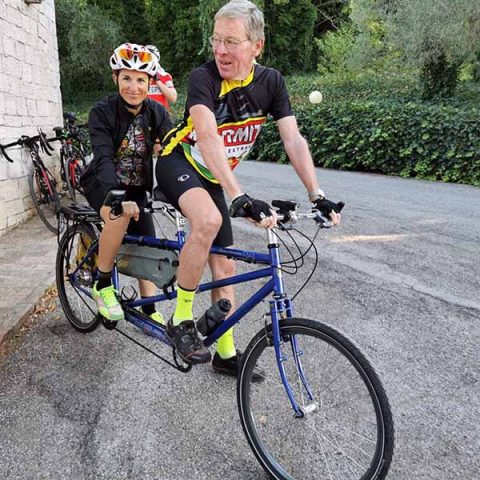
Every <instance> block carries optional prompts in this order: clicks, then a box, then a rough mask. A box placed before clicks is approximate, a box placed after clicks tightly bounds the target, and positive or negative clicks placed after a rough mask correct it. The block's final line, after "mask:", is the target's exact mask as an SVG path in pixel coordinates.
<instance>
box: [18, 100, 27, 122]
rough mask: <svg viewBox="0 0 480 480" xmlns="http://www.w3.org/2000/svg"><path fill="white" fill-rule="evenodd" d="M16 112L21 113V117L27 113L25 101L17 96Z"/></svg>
mask: <svg viewBox="0 0 480 480" xmlns="http://www.w3.org/2000/svg"><path fill="white" fill-rule="evenodd" d="M16 104H17V114H18V115H21V116H22V117H23V116H25V115H28V110H27V101H26V100H25V98H23V97H17V101H16Z"/></svg>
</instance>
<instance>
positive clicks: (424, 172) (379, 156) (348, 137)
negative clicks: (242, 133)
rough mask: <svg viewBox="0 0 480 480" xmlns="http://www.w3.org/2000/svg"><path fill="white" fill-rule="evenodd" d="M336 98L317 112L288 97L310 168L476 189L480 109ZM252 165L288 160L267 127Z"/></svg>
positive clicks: (270, 125)
mask: <svg viewBox="0 0 480 480" xmlns="http://www.w3.org/2000/svg"><path fill="white" fill-rule="evenodd" d="M326 91H327V92H328V89H327V90H326ZM338 93H339V92H338V91H336V92H335V97H336V98H335V100H333V99H332V97H333V92H332V96H329V95H328V93H325V94H324V102H322V103H321V104H319V105H318V106H317V105H311V104H308V103H306V102H305V100H304V97H305V96H306V92H302V94H301V95H300V94H299V93H298V91H297V93H296V94H295V93H294V94H293V95H292V99H293V101H294V103H295V95H297V100H296V103H297V104H296V105H294V109H295V113H296V115H297V120H298V123H299V126H300V129H301V131H302V133H303V135H304V136H305V138H306V139H307V140H308V142H309V144H310V148H311V151H312V156H313V158H314V161H315V164H316V165H317V166H321V167H329V168H335V169H342V170H356V171H363V172H377V173H383V174H388V175H400V176H404V177H418V178H423V179H430V180H442V181H446V182H457V183H466V184H473V185H480V109H479V108H474V107H467V106H465V104H461V105H455V104H452V105H448V104H447V105H445V104H443V105H440V104H431V103H425V102H421V101H418V102H417V101H415V102H406V101H401V100H399V99H398V98H397V99H395V98H394V99H385V98H373V100H367V99H366V98H362V97H363V95H355V96H356V97H357V98H358V97H359V99H358V100H352V99H348V98H347V99H344V100H343V99H342V96H341V95H340V94H338ZM337 94H338V95H337ZM344 94H345V95H344V97H346V96H347V95H346V92H345V91H344ZM300 97H301V98H302V99H303V100H299V98H300ZM403 98H408V97H405V96H404V97H403ZM410 98H411V97H410ZM251 158H256V159H258V160H263V161H276V162H281V163H282V162H286V161H287V158H286V156H285V153H284V151H283V148H282V143H281V141H280V138H279V136H278V133H277V130H276V128H275V126H274V124H273V122H268V123H267V125H266V126H265V128H264V129H263V131H262V134H261V136H260V138H259V141H258V142H257V144H256V145H255V149H254V150H253V151H252V154H251Z"/></svg>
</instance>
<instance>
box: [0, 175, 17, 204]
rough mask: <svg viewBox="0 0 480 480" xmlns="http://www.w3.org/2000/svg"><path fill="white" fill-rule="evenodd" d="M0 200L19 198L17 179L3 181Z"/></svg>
mask: <svg viewBox="0 0 480 480" xmlns="http://www.w3.org/2000/svg"><path fill="white" fill-rule="evenodd" d="M1 186H2V188H1V190H0V200H3V201H5V202H10V201H12V200H17V199H18V198H19V189H18V181H17V180H10V179H8V180H4V181H3V182H2V183H1Z"/></svg>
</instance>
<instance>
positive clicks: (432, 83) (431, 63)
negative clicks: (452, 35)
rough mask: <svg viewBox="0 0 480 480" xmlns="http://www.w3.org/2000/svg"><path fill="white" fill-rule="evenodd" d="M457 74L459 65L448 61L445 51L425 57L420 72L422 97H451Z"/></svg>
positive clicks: (456, 81)
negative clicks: (434, 55)
mask: <svg viewBox="0 0 480 480" xmlns="http://www.w3.org/2000/svg"><path fill="white" fill-rule="evenodd" d="M458 75H459V65H458V64H457V63H453V62H448V60H447V57H446V55H445V53H443V52H441V53H439V54H438V56H437V57H431V56H429V57H427V58H426V59H425V62H424V64H423V66H422V70H421V74H420V80H421V81H422V84H423V98H425V99H431V98H434V97H436V96H437V97H451V96H452V95H453V93H454V91H455V87H456V86H457V83H458Z"/></svg>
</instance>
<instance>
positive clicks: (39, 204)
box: [28, 166, 60, 233]
mask: <svg viewBox="0 0 480 480" xmlns="http://www.w3.org/2000/svg"><path fill="white" fill-rule="evenodd" d="M28 189H29V191H30V197H31V198H32V202H33V206H34V208H35V210H36V211H37V213H38V216H39V217H40V219H41V220H42V222H43V223H44V224H45V226H46V227H47V228H48V229H49V230H50V231H51V232H53V233H58V220H57V211H58V209H59V208H60V197H59V195H58V192H57V182H56V180H55V178H54V177H53V175H52V174H51V173H50V172H49V171H48V169H46V168H43V167H40V166H34V167H33V169H32V170H31V171H30V173H29V174H28Z"/></svg>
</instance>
